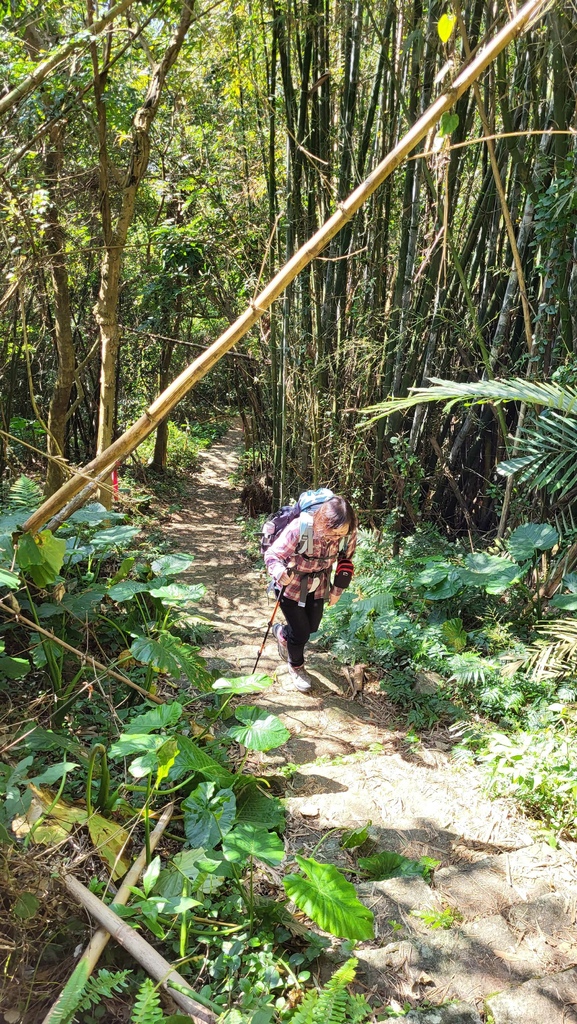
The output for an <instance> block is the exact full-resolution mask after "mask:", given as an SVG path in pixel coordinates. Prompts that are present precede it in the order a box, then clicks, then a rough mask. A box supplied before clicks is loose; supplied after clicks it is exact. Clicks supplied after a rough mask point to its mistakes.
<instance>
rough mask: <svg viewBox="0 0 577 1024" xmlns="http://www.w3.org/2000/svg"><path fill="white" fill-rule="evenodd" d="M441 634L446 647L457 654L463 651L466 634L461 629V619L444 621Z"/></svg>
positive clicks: (465, 643)
mask: <svg viewBox="0 0 577 1024" xmlns="http://www.w3.org/2000/svg"><path fill="white" fill-rule="evenodd" d="M441 633H442V634H443V639H444V641H445V643H446V644H447V646H448V647H452V649H453V650H454V651H456V652H457V654H459V653H460V651H464V649H465V647H466V646H467V634H466V632H465V630H464V629H463V620H462V619H446V620H445V622H443V625H442V626H441Z"/></svg>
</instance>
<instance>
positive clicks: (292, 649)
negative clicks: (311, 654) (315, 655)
mask: <svg viewBox="0 0 577 1024" xmlns="http://www.w3.org/2000/svg"><path fill="white" fill-rule="evenodd" d="M324 604H325V602H324V601H323V600H322V599H320V600H316V601H315V595H314V593H312V594H309V596H308V597H307V603H306V604H305V606H304V608H299V605H298V601H290V600H289V599H288V598H287V597H281V599H280V606H281V608H282V610H283V613H284V617H285V619H286V623H287V624H286V626H285V627H284V629H283V632H284V635H285V638H286V641H287V648H288V660H289V665H294V667H295V668H299V667H300V666H301V665H302V664H303V663H304V660H305V659H304V651H305V644H306V643H307V641H308V639H309V637H310V635H311V633H316V631H317V629H318V628H319V626H320V622H321V619H322V617H323V608H324Z"/></svg>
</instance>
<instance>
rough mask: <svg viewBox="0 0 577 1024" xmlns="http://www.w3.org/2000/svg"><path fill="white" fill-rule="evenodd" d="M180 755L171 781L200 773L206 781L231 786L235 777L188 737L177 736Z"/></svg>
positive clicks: (172, 772)
mask: <svg viewBox="0 0 577 1024" xmlns="http://www.w3.org/2000/svg"><path fill="white" fill-rule="evenodd" d="M176 740H177V742H178V755H177V758H176V760H175V762H174V765H173V767H172V768H171V769H170V779H171V780H172V781H173V782H175V781H177V780H178V779H180V778H182V776H183V775H187V774H194V773H196V772H198V773H199V774H200V775H204V777H205V778H206V779H213V780H214V781H216V782H219V783H220V785H221V786H231V785H232V784H233V781H234V778H235V776H234V775H233V774H232V772H230V771H229V770H228V768H225V767H224V766H223V765H222V764H219V763H218V761H215V760H214V758H213V757H210V755H209V754H207V753H206V752H205V751H204V750H202V749H201V747H199V746H198V745H197V744H196V743H194V741H193V740H191V739H189V737H188V736H181V735H177V736H176Z"/></svg>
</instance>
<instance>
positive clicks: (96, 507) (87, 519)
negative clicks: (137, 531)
mask: <svg viewBox="0 0 577 1024" xmlns="http://www.w3.org/2000/svg"><path fill="white" fill-rule="evenodd" d="M122 519H124V515H123V513H121V512H111V511H110V509H107V508H105V507H104V505H101V504H100V503H99V502H98V501H93V502H91V504H90V505H85V506H84V508H79V509H78V511H77V512H73V513H72V515H71V516H70V518H69V520H68V522H69V523H78V524H82V525H88V526H98V525H99V524H100V523H114V522H118V521H119V520H122Z"/></svg>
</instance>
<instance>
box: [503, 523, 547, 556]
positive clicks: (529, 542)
mask: <svg viewBox="0 0 577 1024" xmlns="http://www.w3.org/2000/svg"><path fill="white" fill-rule="evenodd" d="M558 540H559V534H558V533H557V530H555V529H554V528H553V527H552V526H549V525H548V524H547V523H523V525H522V526H518V527H517V529H516V530H513V533H512V534H511V536H510V537H509V540H508V541H507V547H508V549H509V551H510V552H511V554H512V556H513V558H515V559H516V560H517V561H518V562H525V561H527V560H528V559H530V558H533V555H534V554H535V552H537V551H550V550H551V548H552V547H554V546H555V544H557V542H558Z"/></svg>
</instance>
